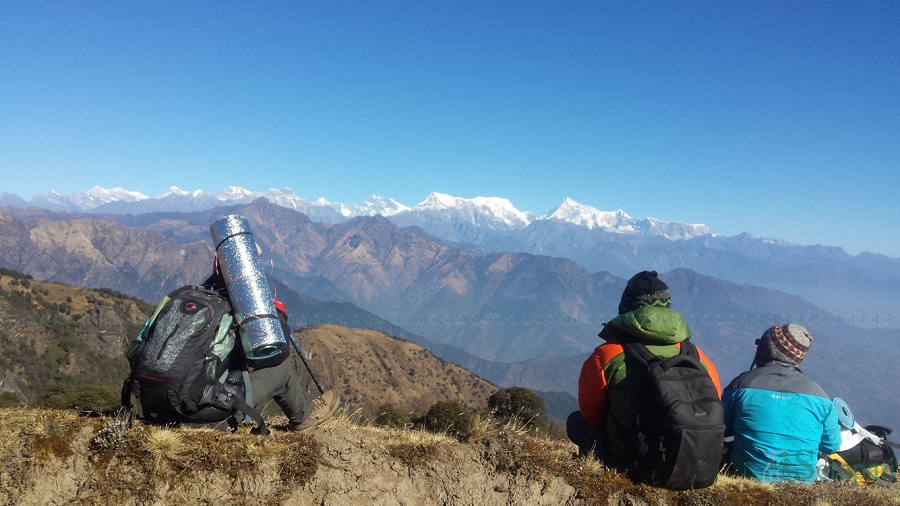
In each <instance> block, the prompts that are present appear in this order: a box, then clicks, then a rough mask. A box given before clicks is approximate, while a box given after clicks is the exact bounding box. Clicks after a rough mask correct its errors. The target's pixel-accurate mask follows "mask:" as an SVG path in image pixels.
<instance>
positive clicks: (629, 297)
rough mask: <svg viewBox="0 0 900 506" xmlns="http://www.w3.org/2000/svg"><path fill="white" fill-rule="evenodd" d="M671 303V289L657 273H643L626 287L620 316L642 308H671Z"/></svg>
mask: <svg viewBox="0 0 900 506" xmlns="http://www.w3.org/2000/svg"><path fill="white" fill-rule="evenodd" d="M669 303H670V301H669V287H668V286H666V284H665V283H664V282H663V280H661V279H659V275H658V274H656V271H641V272H639V273H637V274H635V275H634V276H632V277H631V279H629V280H628V284H627V285H625V291H623V292H622V300H621V301H620V302H619V314H623V313H627V312H629V311H634V310H635V309H637V308H639V307H641V306H661V307H669Z"/></svg>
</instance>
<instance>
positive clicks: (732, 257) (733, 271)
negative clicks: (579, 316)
mask: <svg viewBox="0 0 900 506" xmlns="http://www.w3.org/2000/svg"><path fill="white" fill-rule="evenodd" d="M5 195H6V197H8V198H6V199H5V200H4V201H5V202H8V203H9V204H10V205H14V206H18V207H21V206H22V205H23V201H21V199H18V197H16V196H14V195H10V194H5ZM51 196H52V198H49V197H48V196H44V195H36V196H35V197H33V198H32V202H31V205H45V206H48V207H54V208H60V206H68V207H67V208H68V209H78V210H87V211H90V212H91V213H94V214H104V213H113V214H120V213H131V214H133V215H134V214H139V213H146V212H151V211H152V212H163V211H165V210H177V211H181V212H196V211H198V210H208V209H210V208H212V207H214V206H222V205H242V204H245V203H249V202H251V201H252V200H254V199H257V198H265V199H267V200H268V201H270V202H272V203H275V204H277V205H279V206H282V207H285V208H288V209H293V210H296V211H299V212H302V213H304V214H306V215H307V216H308V217H309V218H310V219H311V220H312V221H313V222H322V223H345V222H347V221H349V220H351V219H353V218H354V217H359V216H374V215H376V214H381V215H383V216H386V217H388V218H389V219H390V220H391V221H393V222H394V223H396V224H398V225H400V226H401V227H406V226H417V227H420V228H422V229H423V230H425V231H427V232H428V234H430V235H431V236H433V237H434V238H436V239H438V240H440V241H442V242H444V243H446V244H450V245H454V246H456V247H458V248H462V249H469V250H472V251H475V252H478V253H487V252H494V253H502V252H509V251H511V252H523V253H531V254H535V255H549V256H559V257H565V258H569V259H571V260H573V261H575V262H577V263H579V264H580V265H582V266H583V267H584V268H586V269H588V270H589V271H598V270H603V271H607V272H610V273H613V274H615V275H617V276H621V277H628V276H630V274H632V273H633V272H635V271H637V270H642V269H645V268H648V266H649V267H651V268H653V269H656V270H658V271H669V270H674V269H677V268H688V269H691V270H694V271H697V272H701V273H703V274H706V275H711V276H715V277H719V278H722V279H728V280H730V281H734V282H737V283H751V284H755V285H760V286H767V287H770V288H775V289H778V290H781V291H785V292H789V293H794V294H797V295H801V296H803V297H804V298H806V299H808V300H812V301H814V302H815V303H816V304H818V305H819V306H822V307H824V308H826V309H828V310H829V311H831V312H832V313H836V314H841V315H845V316H854V317H855V318H857V321H859V320H860V319H862V318H865V319H866V320H867V321H868V322H870V323H871V322H873V321H875V320H876V318H877V319H878V322H879V323H878V325H884V324H885V322H886V321H887V322H888V325H892V326H894V327H897V326H900V323H897V321H900V318H896V315H898V314H900V307H898V305H897V304H898V303H897V302H896V301H897V300H898V296H897V290H896V289H895V287H896V286H897V285H898V283H900V258H891V257H887V256H884V255H878V254H873V253H862V254H859V255H855V256H854V255H850V254H848V253H846V252H845V251H844V250H843V249H841V248H838V247H829V246H821V245H815V246H800V245H794V244H791V243H789V242H787V241H783V240H780V241H779V240H771V239H766V238H756V237H753V236H751V235H750V234H746V233H744V234H739V235H736V236H732V237H723V236H718V235H716V234H715V233H713V232H712V231H711V230H709V228H708V227H706V226H705V225H691V224H683V223H678V222H664V221H660V220H657V219H655V218H646V219H644V220H635V219H633V218H631V217H630V216H628V215H627V214H626V213H625V212H624V211H622V210H621V209H619V210H617V211H600V210H597V209H595V208H592V207H590V206H584V205H582V204H579V203H577V202H575V201H573V200H571V199H568V198H566V199H564V200H563V201H562V202H561V203H560V204H559V206H557V207H556V208H555V209H552V210H550V211H548V212H547V213H544V214H543V215H541V216H538V217H535V215H534V214H532V213H530V212H522V211H519V210H518V209H516V208H515V207H514V206H513V205H512V204H511V203H510V202H509V201H508V200H506V199H502V198H495V197H476V198H472V199H464V198H458V197H452V196H450V195H446V194H441V193H432V194H431V195H429V196H428V197H427V198H426V199H425V200H424V201H423V202H421V203H419V204H417V205H415V206H413V207H407V206H405V205H403V204H400V203H398V202H396V201H394V200H392V199H386V198H382V197H374V196H373V197H371V198H370V199H368V200H367V201H366V202H364V203H362V204H360V205H345V204H340V203H330V202H327V201H325V200H324V199H319V200H316V201H312V202H310V201H306V200H304V199H301V198H299V197H297V196H296V195H295V194H294V193H293V192H292V191H291V190H290V189H280V190H278V189H271V190H268V191H266V192H251V191H247V190H244V189H242V188H238V187H229V188H226V189H225V190H223V191H222V192H218V193H214V194H213V193H206V192H203V191H199V190H198V191H194V192H185V191H182V190H179V189H177V188H174V187H173V188H172V189H170V190H169V191H168V192H166V193H165V194H164V195H163V196H160V197H158V198H156V199H152V198H147V197H145V196H143V195H140V194H137V193H136V192H128V191H126V190H122V189H121V188H116V189H112V190H104V189H102V188H99V187H95V188H93V189H91V190H89V191H88V192H86V193H84V194H73V195H69V196H60V195H57V194H51ZM116 196H121V197H119V198H118V200H117V197H116ZM42 203H43V204H42ZM51 204H52V205H51ZM25 205H27V204H25ZM178 233H180V232H176V234H178ZM894 320H897V321H894ZM875 326H877V325H875Z"/></svg>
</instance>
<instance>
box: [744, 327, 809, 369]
mask: <svg viewBox="0 0 900 506" xmlns="http://www.w3.org/2000/svg"><path fill="white" fill-rule="evenodd" d="M810 345H812V336H811V335H809V331H808V330H806V327H804V326H802V325H797V324H794V323H788V324H784V325H775V326H774V327H770V328H769V329H768V330H766V332H765V333H764V334H763V335H762V337H761V338H759V339H757V340H756V357H754V359H753V363H755V364H760V363H763V362H768V361H770V360H777V361H778V362H782V363H785V364H791V365H799V364H800V362H802V361H803V357H804V356H806V352H807V351H809V347H810Z"/></svg>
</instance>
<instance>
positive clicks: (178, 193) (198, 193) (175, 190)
mask: <svg viewBox="0 0 900 506" xmlns="http://www.w3.org/2000/svg"><path fill="white" fill-rule="evenodd" d="M204 195H206V192H204V191H203V190H194V191H192V192H189V191H185V190H182V189H181V188H179V187H177V186H171V187H169V189H168V191H166V193H163V194H162V195H160V196H159V198H161V199H163V198H166V197H189V198H200V197H202V196H204Z"/></svg>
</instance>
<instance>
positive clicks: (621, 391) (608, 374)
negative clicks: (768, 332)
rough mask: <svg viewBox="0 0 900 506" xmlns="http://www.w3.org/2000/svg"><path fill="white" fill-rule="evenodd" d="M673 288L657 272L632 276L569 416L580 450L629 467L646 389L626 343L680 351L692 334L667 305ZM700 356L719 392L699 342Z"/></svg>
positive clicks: (668, 353) (662, 352)
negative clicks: (669, 287) (576, 407)
mask: <svg viewBox="0 0 900 506" xmlns="http://www.w3.org/2000/svg"><path fill="white" fill-rule="evenodd" d="M669 302H670V301H669V290H668V287H667V286H666V285H665V283H663V282H662V280H660V279H659V278H658V277H657V274H656V273H655V272H651V271H644V272H641V273H638V274H636V275H635V276H634V277H632V278H631V279H630V280H629V282H628V285H627V286H626V289H625V291H624V292H623V294H622V301H621V302H620V304H619V315H618V316H616V317H615V318H613V319H612V320H610V321H609V322H607V323H606V324H604V327H603V330H602V331H601V332H600V337H601V338H603V339H604V340H605V341H606V342H605V343H603V344H601V345H600V346H598V347H597V348H596V349H595V350H594V352H593V353H592V354H591V356H590V357H588V359H587V360H586V361H585V362H584V365H583V366H582V370H581V375H580V377H579V380H578V404H579V408H580V411H576V412H574V413H572V414H571V415H570V416H569V419H568V420H567V423H566V429H567V432H568V434H569V439H570V440H572V441H573V442H574V443H575V444H577V445H578V446H579V450H580V452H581V453H582V454H585V453H587V452H589V451H593V452H594V453H595V455H597V456H598V457H599V458H600V459H601V460H603V461H604V463H605V464H607V465H609V466H612V467H617V468H620V469H627V468H629V467H631V466H632V465H633V464H634V463H635V460H636V455H635V445H634V443H633V441H634V440H635V434H634V422H635V418H636V417H637V414H638V411H639V410H640V409H641V404H642V400H643V395H644V393H645V392H646V376H647V369H646V366H644V365H643V364H640V363H638V362H637V361H636V360H634V359H632V358H631V357H628V356H627V355H626V353H625V352H624V349H623V347H622V344H623V343H627V342H640V343H642V344H645V345H646V346H647V349H648V350H649V351H650V352H651V353H653V354H654V355H657V356H660V357H663V358H668V357H673V356H675V355H678V354H679V353H680V351H681V343H682V342H683V341H685V340H686V339H689V338H690V337H691V332H690V329H689V328H688V325H687V322H685V321H684V318H682V316H681V315H680V314H678V313H677V312H676V311H674V310H672V309H671V308H669ZM697 352H698V353H699V355H700V360H701V362H702V364H703V366H704V367H705V368H706V370H707V372H708V373H709V375H710V378H711V379H712V381H713V384H714V386H715V388H716V391H717V393H718V392H721V387H720V386H719V378H718V374H717V372H716V369H715V366H714V365H713V364H712V362H711V361H710V360H709V359H708V358H707V357H706V355H705V354H703V352H702V351H701V350H700V349H699V348H697Z"/></svg>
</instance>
